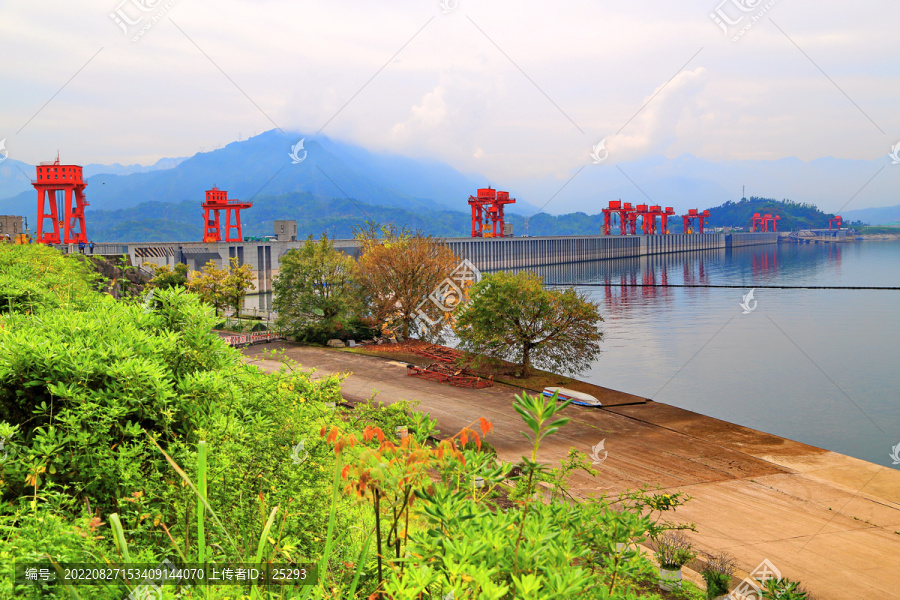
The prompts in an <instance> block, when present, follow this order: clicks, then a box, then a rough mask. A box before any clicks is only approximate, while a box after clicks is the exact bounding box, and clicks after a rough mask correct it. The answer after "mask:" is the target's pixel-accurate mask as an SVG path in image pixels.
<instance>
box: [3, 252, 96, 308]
mask: <svg viewBox="0 0 900 600" xmlns="http://www.w3.org/2000/svg"><path fill="white" fill-rule="evenodd" d="M98 285H99V278H98V276H97V275H96V274H95V273H93V271H92V270H91V269H90V267H89V266H88V264H86V262H83V261H81V260H78V258H76V257H75V256H67V255H63V254H62V253H60V252H59V251H58V250H55V249H53V248H49V247H47V246H43V245H15V244H0V315H2V314H9V313H37V312H44V311H51V310H54V309H58V308H63V307H65V308H69V309H84V308H86V307H87V305H88V303H89V302H91V301H92V300H93V299H94V295H93V291H94V290H95V289H96V287H97V286H98Z"/></svg>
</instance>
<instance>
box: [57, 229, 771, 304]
mask: <svg viewBox="0 0 900 600" xmlns="http://www.w3.org/2000/svg"><path fill="white" fill-rule="evenodd" d="M443 241H444V243H445V244H447V246H449V247H450V249H451V250H453V252H454V253H455V254H456V255H458V256H459V257H461V258H465V259H468V260H469V261H471V262H472V263H473V264H474V265H475V266H476V267H477V268H478V269H479V270H481V271H484V272H491V271H500V270H523V269H524V270H534V271H535V272H537V273H539V274H549V273H548V269H545V268H541V267H553V266H562V265H575V264H577V263H593V262H596V261H606V260H613V259H639V258H642V257H649V256H655V255H663V254H670V253H675V252H694V251H704V254H717V253H725V252H727V251H729V250H730V249H732V248H739V247H745V246H756V245H761V244H775V243H777V242H778V234H777V233H701V234H672V235H588V236H548V237H504V238H472V237H467V238H444V240H443ZM303 243H304V241H297V240H271V241H245V242H129V243H122V244H108V243H104V244H96V245H95V247H94V253H95V254H99V255H104V256H121V255H123V254H124V255H127V256H128V258H129V259H130V261H131V264H133V265H136V266H141V265H143V264H144V263H150V264H152V265H158V266H162V265H169V266H174V265H176V264H178V263H184V264H186V265H187V266H188V268H189V269H191V270H195V271H198V270H200V269H201V268H202V267H203V266H204V265H205V264H206V263H207V262H209V261H210V260H213V261H215V262H216V264H217V265H218V266H222V265H224V264H227V263H228V261H229V260H230V259H231V258H232V257H236V258H237V259H238V262H239V263H240V264H250V266H251V268H252V269H253V275H254V282H253V283H254V285H255V286H256V289H255V290H251V291H250V292H249V293H248V294H247V298H246V301H245V306H246V308H247V309H249V310H250V311H253V310H257V311H260V312H266V311H270V310H272V285H273V282H274V278H275V277H276V276H277V275H278V271H279V268H280V266H281V257H282V256H284V255H285V253H287V252H288V251H289V250H291V249H293V248H299V247H300V246H302V245H303ZM333 243H334V247H335V248H336V249H338V250H340V251H342V252H345V253H347V254H349V255H351V256H356V255H357V254H358V251H359V250H358V246H357V243H356V242H355V241H354V240H334V241H333ZM56 247H58V248H60V249H61V250H62V251H63V252H69V253H74V252H78V247H77V246H76V245H75V244H67V245H59V246H56ZM585 266H587V265H585ZM566 270H567V271H569V272H571V274H572V275H575V273H576V272H579V271H582V270H583V269H566ZM593 270H594V269H587V271H585V272H588V271H593ZM549 271H550V272H555V271H558V269H549ZM551 278H552V277H551Z"/></svg>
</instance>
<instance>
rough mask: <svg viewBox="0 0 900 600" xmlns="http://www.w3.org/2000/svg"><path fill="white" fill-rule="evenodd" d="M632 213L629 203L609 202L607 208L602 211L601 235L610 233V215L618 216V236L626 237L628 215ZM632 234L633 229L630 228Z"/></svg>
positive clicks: (620, 201)
mask: <svg viewBox="0 0 900 600" xmlns="http://www.w3.org/2000/svg"><path fill="white" fill-rule="evenodd" d="M633 212H634V207H633V206H631V202H625V203H623V202H622V200H610V201H609V207H608V208H604V209H603V235H610V232H611V231H612V215H613V213H615V214H617V215H619V234H620V235H626V231H627V226H628V224H629V220H628V215H629V214H631V213H633ZM631 233H632V234H634V229H633V228H632V232H631Z"/></svg>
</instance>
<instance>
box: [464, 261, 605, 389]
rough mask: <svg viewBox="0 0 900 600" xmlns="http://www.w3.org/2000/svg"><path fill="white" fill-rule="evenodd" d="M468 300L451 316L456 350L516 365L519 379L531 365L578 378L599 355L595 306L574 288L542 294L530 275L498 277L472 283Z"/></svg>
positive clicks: (538, 282)
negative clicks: (570, 374) (456, 336)
mask: <svg viewBox="0 0 900 600" xmlns="http://www.w3.org/2000/svg"><path fill="white" fill-rule="evenodd" d="M471 296H472V300H470V301H469V302H468V303H467V304H466V305H464V306H463V307H461V308H460V310H458V311H456V313H455V315H454V317H455V318H454V324H455V331H456V334H457V335H458V336H459V338H460V340H461V341H462V344H461V347H462V348H463V349H464V350H467V351H469V352H474V353H476V354H481V355H484V356H488V357H491V358H496V359H501V358H502V359H506V360H509V361H511V362H515V363H516V364H518V365H519V367H520V371H519V375H520V376H521V377H529V376H530V375H531V374H532V372H533V368H532V365H536V366H538V367H541V368H546V369H548V370H552V371H555V372H564V371H568V372H575V373H577V372H579V371H583V370H584V369H586V368H587V367H588V366H590V364H591V362H593V361H594V360H595V359H596V358H597V356H598V355H599V354H600V341H601V340H602V339H603V334H602V333H601V331H600V330H599V329H598V325H599V323H600V321H602V320H603V318H602V317H601V316H600V310H599V306H598V305H597V304H596V303H594V302H591V301H589V300H588V299H587V298H586V297H584V296H582V295H581V294H579V293H578V292H576V291H575V289H574V288H569V289H566V290H552V289H546V288H545V287H544V285H543V280H542V279H541V278H540V277H539V276H537V275H535V274H534V273H527V272H523V273H516V274H513V273H505V272H500V273H495V274H491V275H487V276H485V277H484V278H483V279H482V280H481V281H480V282H478V283H477V284H475V286H474V287H473V288H472V291H471Z"/></svg>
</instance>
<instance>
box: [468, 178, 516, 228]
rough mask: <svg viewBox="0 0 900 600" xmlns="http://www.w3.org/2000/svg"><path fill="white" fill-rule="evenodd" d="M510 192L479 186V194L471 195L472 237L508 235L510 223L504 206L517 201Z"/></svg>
mask: <svg viewBox="0 0 900 600" xmlns="http://www.w3.org/2000/svg"><path fill="white" fill-rule="evenodd" d="M515 201H516V199H515V198H510V197H509V192H501V191H498V190H495V189H493V188H490V187H487V188H479V189H478V195H477V197H476V196H469V206H471V207H472V237H501V238H502V237H507V236H508V235H509V227H508V225H509V224H508V223H506V221H505V215H504V206H506V205H507V204H513V203H515Z"/></svg>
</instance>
